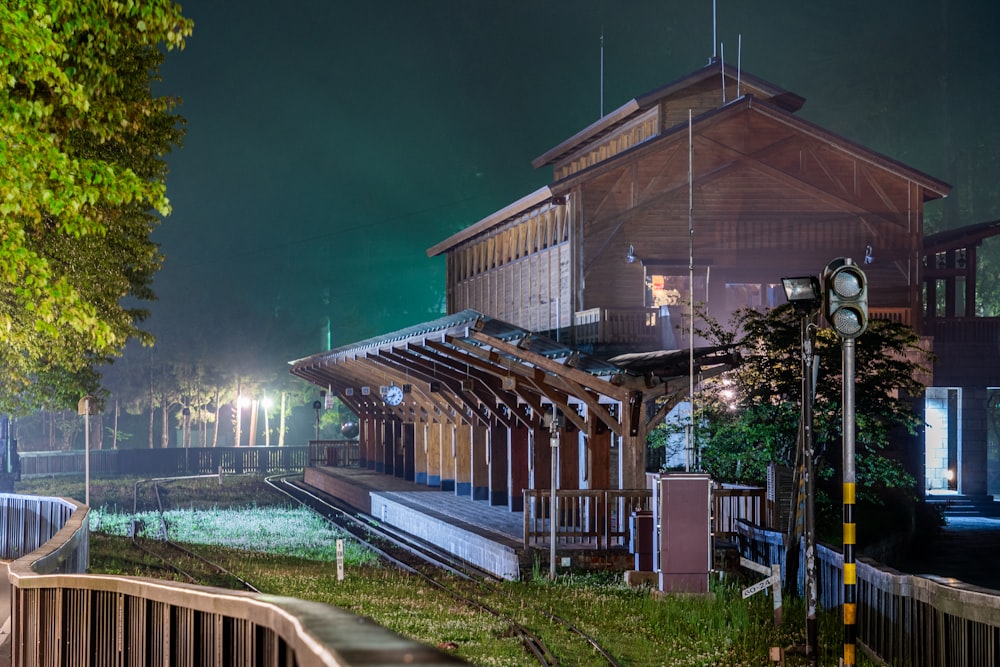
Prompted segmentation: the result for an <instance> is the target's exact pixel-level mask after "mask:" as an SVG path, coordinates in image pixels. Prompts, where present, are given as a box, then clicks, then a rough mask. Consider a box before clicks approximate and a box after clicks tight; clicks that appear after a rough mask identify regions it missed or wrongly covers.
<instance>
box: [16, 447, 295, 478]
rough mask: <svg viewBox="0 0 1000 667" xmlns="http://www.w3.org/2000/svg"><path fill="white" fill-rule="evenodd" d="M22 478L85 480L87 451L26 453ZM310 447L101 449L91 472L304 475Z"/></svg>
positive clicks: (92, 458)
mask: <svg viewBox="0 0 1000 667" xmlns="http://www.w3.org/2000/svg"><path fill="white" fill-rule="evenodd" d="M19 456H20V460H21V476H22V477H43V476H53V475H74V474H75V475H82V474H83V473H84V458H83V457H84V452H83V451H82V450H74V451H70V452H20V453H19ZM308 457H309V448H308V447H306V446H298V447H182V448H166V449H96V450H91V452H90V473H91V474H92V475H97V476H116V475H154V474H155V475H212V474H217V473H218V472H219V471H220V470H221V471H222V473H223V474H227V475H243V474H247V473H258V474H262V475H266V474H271V473H276V472H289V471H295V470H302V469H303V468H305V467H306V463H307V461H308Z"/></svg>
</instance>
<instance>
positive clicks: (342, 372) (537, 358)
mask: <svg viewBox="0 0 1000 667" xmlns="http://www.w3.org/2000/svg"><path fill="white" fill-rule="evenodd" d="M687 354H688V353H687V352H684V353H683V356H684V359H683V363H681V362H680V361H679V359H680V356H681V355H680V354H672V355H671V354H666V355H664V356H663V357H662V358H650V357H643V358H636V359H632V358H628V357H623V358H621V359H620V360H619V362H618V363H611V362H608V361H604V360H602V359H599V358H597V357H594V356H591V355H588V354H586V353H583V352H580V351H579V350H576V349H574V348H572V347H569V346H566V345H563V344H561V343H559V342H557V341H554V340H551V339H549V338H546V337H544V336H539V335H537V334H534V333H532V332H530V331H527V330H525V329H521V328H520V327H517V326H514V325H512V324H509V323H507V322H503V321H502V320H498V319H496V318H491V317H488V316H486V315H483V314H482V313H479V312H477V311H474V310H464V311H461V312H459V313H455V314H454V315H449V316H446V317H442V318H439V319H436V320H431V321H429V322H424V323H421V324H418V325H415V326H413V327H408V328H406V329H401V330H399V331H395V332H392V333H389V334H385V335H382V336H377V337H374V338H369V339H367V340H363V341H359V342H357V343H352V344H350V345H346V346H343V347H339V348H337V349H335V350H330V351H329V352H321V353H319V354H315V355H312V356H310V357H306V358H304V359H299V360H297V361H293V362H291V366H292V368H291V373H292V374H293V375H296V376H298V377H301V378H303V379H305V380H307V381H309V382H311V383H313V384H315V385H318V386H320V387H328V388H330V389H331V390H332V391H333V392H334V393H335V394H336V395H337V397H338V398H340V399H341V400H342V401H344V402H345V403H346V404H348V405H349V406H350V408H351V409H352V410H353V411H354V412H355V413H356V414H358V415H361V416H363V415H366V414H375V415H382V416H386V417H390V416H391V417H396V418H398V419H401V420H402V421H406V422H417V421H423V422H428V421H441V422H444V421H448V422H452V423H457V422H460V421H466V422H470V421H474V420H477V419H482V420H487V419H490V418H495V419H497V420H498V421H500V422H502V423H504V424H507V425H508V426H510V425H512V424H513V423H514V422H515V421H521V422H523V423H525V424H528V425H532V426H537V425H538V423H536V422H538V420H540V419H541V415H542V414H544V413H545V412H546V409H545V407H544V406H546V405H548V406H551V405H555V406H557V407H558V408H559V409H560V410H561V411H562V412H563V413H564V414H565V415H566V417H567V419H569V420H570V421H573V422H574V423H575V424H576V425H577V427H578V428H581V429H586V427H587V423H586V420H585V419H584V418H583V417H581V416H579V414H578V411H577V410H576V408H575V407H573V406H576V405H580V404H585V405H586V406H587V407H588V410H587V412H588V413H589V414H591V415H594V418H595V419H597V420H598V421H600V422H602V423H604V424H605V425H606V426H607V427H608V428H610V429H611V430H613V431H615V432H617V433H619V434H621V429H622V422H621V417H622V416H621V415H616V414H615V411H614V408H613V407H611V404H613V403H617V402H628V401H629V400H632V401H633V402H634V401H635V400H638V399H636V397H637V396H638V397H641V398H642V400H656V399H657V398H659V399H661V400H662V399H666V400H667V404H669V405H672V404H673V403H674V402H676V400H677V399H678V398H679V397H680V396H682V395H683V394H684V393H685V391H686V389H685V387H686V383H687V376H688V364H687V362H688V360H687ZM695 359H696V364H695V372H696V373H702V374H703V375H704V376H706V377H710V376H712V375H715V374H718V373H721V372H723V371H724V370H728V369H729V368H732V367H733V365H734V364H735V363H736V361H737V360H736V359H735V357H733V356H732V355H731V354H730V350H728V349H723V348H706V349H703V350H696V352H695ZM389 384H396V385H398V386H402V387H404V391H406V392H407V393H406V399H405V400H404V402H403V403H402V404H400V405H398V406H390V405H389V404H387V403H386V402H385V400H384V399H383V398H382V395H381V391H380V388H381V387H384V386H387V385H389ZM665 410H666V408H664V407H661V408H660V409H659V410H658V412H657V415H655V416H654V417H655V418H656V419H661V418H662V414H659V413H665ZM651 423H652V422H651Z"/></svg>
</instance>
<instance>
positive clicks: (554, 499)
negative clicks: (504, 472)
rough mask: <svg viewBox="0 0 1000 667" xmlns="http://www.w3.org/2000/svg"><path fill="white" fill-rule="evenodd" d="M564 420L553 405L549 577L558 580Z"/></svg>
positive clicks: (550, 427)
mask: <svg viewBox="0 0 1000 667" xmlns="http://www.w3.org/2000/svg"><path fill="white" fill-rule="evenodd" d="M561 427H562V420H561V419H560V417H559V409H558V408H557V407H556V406H555V405H553V406H552V421H551V422H549V443H550V444H551V445H552V465H551V468H552V483H551V486H550V492H549V579H550V580H551V581H555V580H556V511H557V510H558V509H559V505H558V494H557V491H558V486H559V429H560V428H561Z"/></svg>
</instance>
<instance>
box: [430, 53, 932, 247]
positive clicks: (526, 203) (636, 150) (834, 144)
mask: <svg viewBox="0 0 1000 667" xmlns="http://www.w3.org/2000/svg"><path fill="white" fill-rule="evenodd" d="M706 69H709V68H706ZM715 71H716V72H718V71H719V70H718V68H715ZM701 73H702V74H704V70H702V72H701ZM696 81H698V82H701V81H704V76H701V77H698V78H697V79H696ZM684 82H687V83H688V85H691V83H692V79H690V78H686V79H682V80H681V82H678V83H675V84H670V85H668V86H665V87H664V88H661V89H658V91H654V93H650V94H648V95H647V96H643V97H642V98H637V99H636V100H633V102H630V103H629V104H628V105H626V106H625V107H623V111H622V114H629V113H631V111H629V110H630V109H639V108H641V104H645V103H647V102H646V100H647V99H648V100H654V99H662V98H663V97H665V96H667V95H669V94H670V92H671V91H674V90H676V89H678V88H680V89H683V88H684V85H682V84H683V83H684ZM768 94H769V95H770V99H760V98H757V97H755V96H753V95H750V94H745V95H743V96H741V97H739V98H738V99H735V100H733V101H731V102H729V103H727V104H725V105H723V106H720V107H718V108H715V109H712V110H710V111H707V112H705V113H702V114H700V115H698V116H696V117H695V118H693V119H692V132H693V133H695V134H698V135H700V134H701V133H703V132H705V131H707V130H708V129H710V128H711V127H713V126H714V125H715V124H717V123H719V122H722V121H724V120H726V119H730V118H733V117H734V116H736V115H738V114H744V113H752V114H756V115H758V116H762V117H766V118H768V119H771V120H773V121H775V122H778V123H781V124H784V125H785V126H787V127H788V128H790V129H791V130H792V131H794V132H796V133H799V134H801V135H802V136H804V137H809V138H811V139H813V140H817V141H819V142H821V143H822V144H823V145H825V146H827V147H828V148H830V149H832V150H833V151H836V152H839V153H841V154H842V155H845V156H848V157H851V158H852V159H857V160H860V161H862V162H865V163H867V164H869V165H871V166H872V167H874V168H876V169H877V170H879V171H881V172H883V173H887V174H891V175H893V176H896V177H899V178H901V179H903V180H904V181H909V182H913V183H916V184H917V185H919V186H920V187H921V189H922V193H923V199H924V201H929V200H933V199H938V198H941V197H945V196H947V195H948V194H949V193H950V191H951V185H949V184H948V183H945V182H944V181H941V180H939V179H936V178H934V177H932V176H930V175H928V174H926V173H924V172H922V171H919V170H917V169H914V168H912V167H909V166H907V165H905V164H903V163H902V162H899V161H898V160H894V159H892V158H890V157H888V156H886V155H883V154H881V153H878V152H876V151H873V150H871V149H869V148H867V147H865V146H863V145H861V144H859V143H857V142H854V141H851V140H849V139H847V138H845V137H843V136H841V135H838V134H836V133H834V132H830V131H829V130H826V129H824V128H822V127H820V126H819V125H816V124H815V123H812V122H810V121H807V120H804V119H802V118H799V117H798V116H796V115H794V113H792V111H793V110H794V109H796V108H798V107H797V106H796V103H795V102H796V100H800V99H801V98H798V96H792V94H791V93H786V94H781V93H778V92H777V91H776V90H774V89H773V88H772V89H770V92H769V93H768ZM640 100H642V101H640ZM620 116H621V114H618V113H617V112H613V113H612V114H609V115H608V116H607V117H606V119H610V120H608V121H607V122H608V123H614V122H619V121H615V120H614V119H616V118H619V117H620ZM601 122H604V119H602V121H599V122H598V124H595V126H592V127H591V128H588V130H585V131H584V132H582V133H580V134H578V135H576V138H574V139H571V140H568V141H567V142H564V143H563V144H560V146H563V147H565V149H566V151H569V150H571V149H570V148H569V144H570V143H574V145H579V143H580V142H582V141H584V137H585V136H589V137H590V138H591V140H592V139H593V138H594V137H596V136H597V135H599V134H600V133H601V132H604V131H607V128H606V127H605V126H603V125H601ZM687 131H688V128H687V123H684V124H680V125H674V126H673V127H671V128H667V129H666V130H664V131H662V132H661V133H660V135H659V136H657V137H654V138H652V139H650V140H648V141H645V142H643V143H640V144H637V145H635V146H633V147H631V148H629V149H627V150H624V151H622V152H621V153H618V154H617V155H614V156H613V157H610V158H608V159H606V160H603V161H601V162H599V163H597V164H595V165H593V166H591V167H588V168H586V169H583V170H581V171H579V172H577V173H575V174H572V175H571V176H568V177H566V178H563V179H561V180H559V181H556V182H554V183H552V184H550V185H549V186H546V187H543V188H540V189H539V190H536V191H535V192H533V193H531V194H529V195H527V196H526V197H523V198H522V199H519V200H517V201H515V202H513V203H511V204H510V205H508V206H506V207H504V208H502V209H500V210H498V211H496V212H495V213H493V214H491V215H489V216H487V217H485V218H483V219H481V220H479V221H478V222H476V223H474V224H472V225H470V226H469V227H466V228H465V229H463V230H462V231H461V232H458V233H457V234H454V235H452V236H450V237H448V238H447V239H445V240H443V241H441V242H440V243H437V244H436V245H434V246H432V247H431V248H429V249H428V250H427V254H428V256H431V257H433V256H436V255H440V254H442V253H445V252H447V251H448V250H450V249H451V248H454V247H455V246H457V245H459V244H461V243H462V242H464V241H466V240H468V239H470V238H473V237H475V236H477V235H478V234H481V233H483V232H486V231H488V230H490V229H492V228H493V227H495V226H497V225H500V224H502V223H504V222H506V221H508V220H511V219H513V218H516V217H517V216H519V215H522V214H524V213H525V212H526V211H528V210H530V209H531V208H534V207H536V206H539V205H541V204H544V203H545V202H547V201H556V200H560V199H559V198H561V197H562V196H564V195H566V194H567V193H568V192H569V191H570V190H571V189H572V188H573V186H575V185H577V184H579V183H581V182H586V181H588V180H589V179H591V178H595V177H597V176H599V175H601V174H604V173H607V172H609V171H612V170H615V169H620V168H621V167H622V165H623V164H626V163H627V161H628V160H631V159H634V158H635V157H636V156H637V155H641V154H643V153H644V152H645V151H655V150H659V149H660V148H662V147H663V146H665V145H670V144H673V143H677V142H684V141H686V140H687ZM577 138H578V139H579V141H577ZM557 148H558V147H557ZM560 150H561V149H560ZM553 151H556V149H553ZM553 151H550V152H549V153H547V154H546V155H549V154H553V155H554V153H553ZM562 152H565V151H562ZM543 158H545V156H543ZM539 159H542V158H539ZM545 159H546V161H547V162H548V161H551V160H549V159H548V158H545ZM554 159H555V158H554V157H553V158H552V160H554ZM741 159H743V160H754V157H753V156H752V155H743V156H741Z"/></svg>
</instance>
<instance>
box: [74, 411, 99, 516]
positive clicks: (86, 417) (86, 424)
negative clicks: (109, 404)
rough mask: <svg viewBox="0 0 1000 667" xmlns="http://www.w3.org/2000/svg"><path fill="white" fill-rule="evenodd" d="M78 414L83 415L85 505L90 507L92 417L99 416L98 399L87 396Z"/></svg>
mask: <svg viewBox="0 0 1000 667" xmlns="http://www.w3.org/2000/svg"><path fill="white" fill-rule="evenodd" d="M76 413H77V414H79V415H83V489H84V490H83V494H84V500H83V504H84V505H86V506H88V507H90V415H96V414H97V399H96V398H94V397H93V396H91V395H90V394H87V395H86V396H84V397H83V398H81V399H80V402H79V403H77V406H76Z"/></svg>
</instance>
